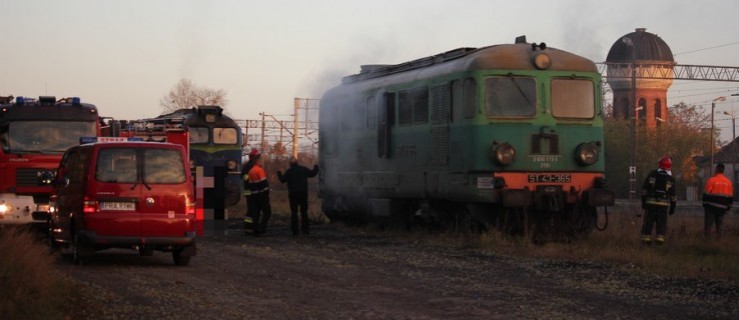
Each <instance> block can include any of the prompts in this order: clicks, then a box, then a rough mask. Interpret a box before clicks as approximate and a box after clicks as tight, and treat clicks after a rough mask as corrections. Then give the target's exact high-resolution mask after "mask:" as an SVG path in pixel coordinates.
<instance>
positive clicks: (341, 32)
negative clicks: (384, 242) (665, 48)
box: [0, 0, 739, 138]
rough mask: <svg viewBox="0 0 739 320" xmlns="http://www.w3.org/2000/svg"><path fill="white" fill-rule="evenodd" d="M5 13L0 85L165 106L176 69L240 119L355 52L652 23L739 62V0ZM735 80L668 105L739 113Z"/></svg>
mask: <svg viewBox="0 0 739 320" xmlns="http://www.w3.org/2000/svg"><path fill="white" fill-rule="evenodd" d="M0 12H2V18H0V21H1V23H2V27H0V39H2V41H3V46H2V49H0V65H1V66H2V67H0V68H1V70H0V96H7V95H14V96H28V97H37V96H40V95H54V96H57V97H70V96H77V97H80V98H81V99H82V101H83V102H87V103H93V104H95V105H96V106H97V107H98V109H99V111H100V114H101V115H102V116H108V117H114V118H117V119H140V118H148V117H153V116H157V115H159V114H160V113H161V110H162V107H161V106H160V105H159V101H160V100H161V99H162V98H163V97H164V96H165V95H167V93H168V92H169V91H170V90H171V89H172V88H173V87H174V86H175V85H176V83H177V82H178V81H179V80H181V79H189V80H190V81H192V82H193V83H194V84H196V85H198V86H202V87H206V88H211V89H215V90H219V89H223V90H225V91H226V93H227V99H228V101H229V102H228V104H227V105H225V106H224V108H225V109H226V110H227V112H228V113H229V114H230V115H231V116H232V117H234V118H236V119H259V116H258V114H259V113H260V112H264V113H267V114H272V115H276V116H278V117H281V116H286V115H289V114H291V113H292V110H293V109H292V108H293V101H294V98H310V99H318V98H320V97H321V95H322V93H323V92H324V91H326V90H327V89H329V88H331V87H333V86H336V85H338V84H339V83H340V81H341V78H342V77H343V76H346V75H350V74H355V73H357V72H359V68H360V65H363V64H397V63H402V62H405V61H410V60H414V59H417V58H421V57H425V56H430V55H434V54H437V53H441V52H445V51H449V50H452V49H455V48H459V47H483V46H488V45H494V44H502V43H513V41H514V39H515V37H517V36H520V35H526V36H527V40H528V41H529V42H537V43H538V42H545V43H546V44H547V46H549V47H555V48H558V49H563V50H567V51H571V52H574V53H576V54H579V55H581V56H584V57H587V58H589V59H591V60H593V61H595V62H603V61H605V59H606V56H607V54H608V50H609V49H610V47H611V46H612V45H613V43H614V42H615V41H617V40H619V38H620V37H621V36H623V35H625V34H628V33H630V32H633V31H634V30H635V28H646V29H647V32H651V33H654V34H656V35H658V36H660V37H661V38H662V39H663V40H665V42H666V43H667V44H668V45H669V46H670V48H671V49H672V52H673V54H674V55H675V60H676V61H677V63H678V64H693V65H715V66H737V67H739V32H737V31H739V18H738V17H737V13H739V1H736V0H703V1H694V0H690V1H688V0H653V1H643V0H641V1H633V0H622V1H609V2H605V1H589V0H561V1H551V0H550V1H535V0H519V1H497V0H459V1H449V0H446V1H438V0H372V1H351V0H349V1H347V0H311V1H297V0H294V1H291V0H264V1H262V0H233V1H231V0H212V1H208V0H146V1H145V0H129V1H123V0H108V1H97V0H65V1H58V0H3V1H2V2H0ZM732 93H739V82H705V81H703V82H698V81H675V82H674V83H673V85H672V87H671V89H670V91H669V92H668V105H674V104H676V103H678V102H681V101H682V102H685V103H688V104H695V105H701V106H708V107H709V108H710V101H711V100H712V99H714V98H716V97H719V96H726V97H727V100H726V101H725V102H719V104H717V108H716V109H717V111H718V112H721V111H732V110H734V109H737V110H736V111H737V115H739V97H731V94H732ZM285 119H289V118H285ZM716 126H717V127H719V128H725V129H724V130H726V131H731V130H730V128H731V119H730V118H728V117H727V116H717V117H716ZM729 138H731V136H729Z"/></svg>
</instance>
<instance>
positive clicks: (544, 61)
mask: <svg viewBox="0 0 739 320" xmlns="http://www.w3.org/2000/svg"><path fill="white" fill-rule="evenodd" d="M534 65H535V66H536V68H537V69H539V70H546V69H549V66H551V65H552V60H551V59H550V58H549V56H548V55H547V54H546V53H540V54H537V55H536V56H535V57H534Z"/></svg>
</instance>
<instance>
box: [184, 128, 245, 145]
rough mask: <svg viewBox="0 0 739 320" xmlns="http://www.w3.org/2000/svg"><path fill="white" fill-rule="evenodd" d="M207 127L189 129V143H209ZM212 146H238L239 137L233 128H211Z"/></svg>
mask: <svg viewBox="0 0 739 320" xmlns="http://www.w3.org/2000/svg"><path fill="white" fill-rule="evenodd" d="M209 133H210V129H209V128H207V127H190V143H194V144H207V143H209V142H210V141H211V139H210V138H209V136H210V134H209ZM212 141H213V143H214V144H238V143H239V135H238V131H237V130H236V129H235V128H213V139H212Z"/></svg>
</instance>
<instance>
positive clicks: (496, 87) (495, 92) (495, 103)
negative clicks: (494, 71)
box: [485, 77, 536, 117]
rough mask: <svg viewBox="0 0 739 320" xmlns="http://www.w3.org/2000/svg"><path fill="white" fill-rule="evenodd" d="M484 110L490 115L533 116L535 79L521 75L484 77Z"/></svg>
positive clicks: (534, 113) (534, 109) (534, 111)
mask: <svg viewBox="0 0 739 320" xmlns="http://www.w3.org/2000/svg"><path fill="white" fill-rule="evenodd" d="M485 112H486V113H487V115H488V116H491V117H533V116H534V115H536V81H535V80H534V79H533V78H523V77H492V78H487V79H485Z"/></svg>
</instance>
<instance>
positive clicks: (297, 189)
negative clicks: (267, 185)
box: [277, 157, 318, 235]
mask: <svg viewBox="0 0 739 320" xmlns="http://www.w3.org/2000/svg"><path fill="white" fill-rule="evenodd" d="M316 174H318V166H317V165H314V166H313V170H311V169H308V168H306V167H303V166H301V165H299V164H298V159H296V158H294V157H292V158H290V168H288V169H287V170H285V174H283V173H282V171H277V178H279V179H280V182H282V183H286V182H287V192H288V199H289V200H290V224H291V227H292V231H293V235H298V225H300V229H301V230H302V231H303V234H308V233H309V225H310V221H309V220H308V178H311V177H315V176H316ZM298 208H299V209H300V223H298Z"/></svg>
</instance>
